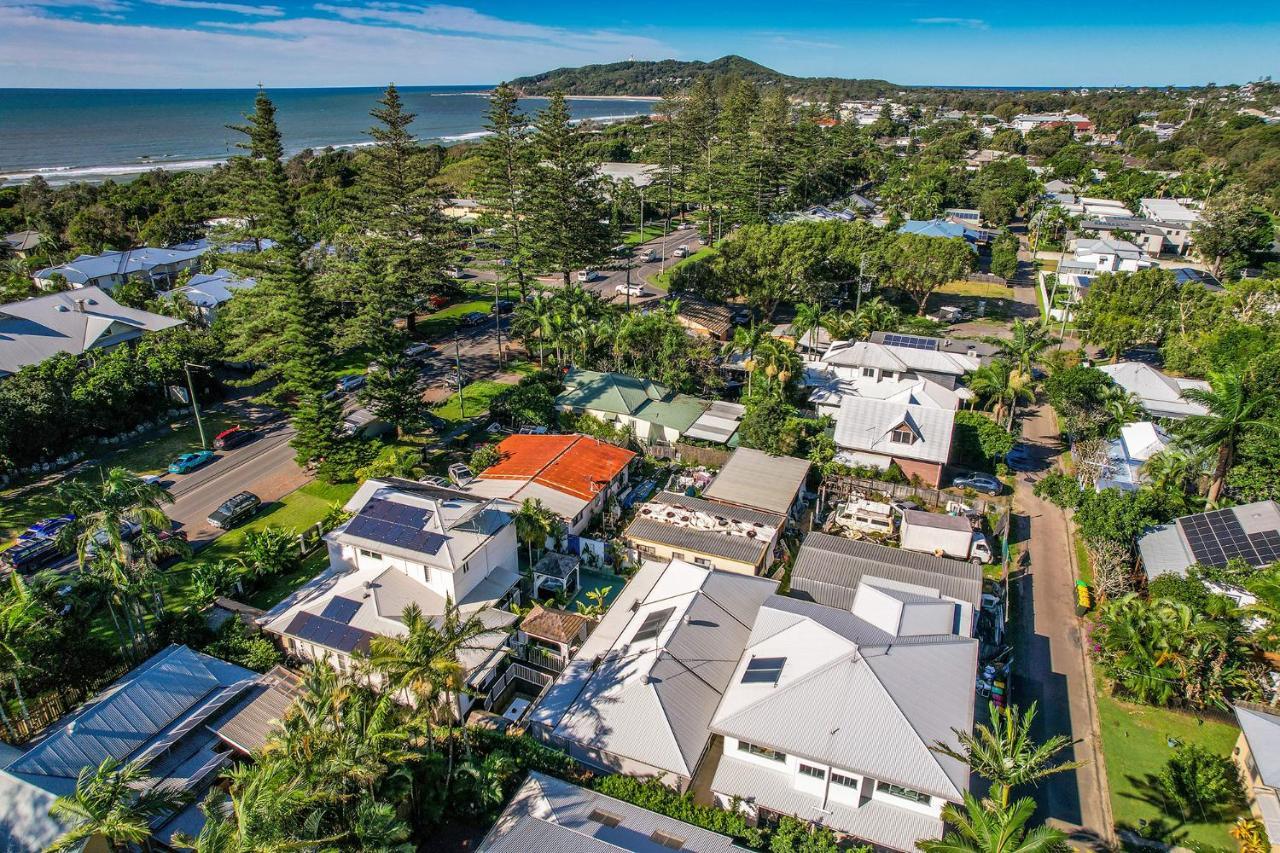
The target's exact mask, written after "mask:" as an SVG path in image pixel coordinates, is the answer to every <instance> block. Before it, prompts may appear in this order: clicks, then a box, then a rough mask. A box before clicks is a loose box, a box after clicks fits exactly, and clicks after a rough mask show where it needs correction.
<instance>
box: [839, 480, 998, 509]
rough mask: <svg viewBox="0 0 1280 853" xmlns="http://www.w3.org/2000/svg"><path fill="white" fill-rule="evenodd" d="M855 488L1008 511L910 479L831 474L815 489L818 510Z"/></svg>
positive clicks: (933, 502)
mask: <svg viewBox="0 0 1280 853" xmlns="http://www.w3.org/2000/svg"><path fill="white" fill-rule="evenodd" d="M855 492H859V493H864V494H865V493H867V492H876V493H879V494H882V495H888V496H889V497H890V498H891V499H894V500H909V499H917V498H918V499H919V501H918V502H921V503H924V504H927V505H929V506H936V507H945V506H946V505H947V503H948V501H957V502H961V503H964V504H967V505H969V506H972V507H973V508H974V509H976V510H977V511H978V512H980V513H982V514H983V515H986V514H987V513H989V512H993V511H995V512H999V513H1002V514H1007V513H1008V510H1007V509H1006V508H1005V506H1004V505H1003V504H1000V503H996V502H995V501H988V500H985V499H983V498H981V497H977V496H975V497H969V496H967V495H955V494H951V493H950V492H944V491H941V490H939V489H930V488H926V487H924V486H913V485H911V484H910V483H885V482H883V481H881V480H866V479H863V478H861V477H841V476H832V477H826V478H825V479H823V481H822V486H821V487H820V488H819V491H818V511H819V512H822V511H823V510H824V509H825V508H826V504H828V503H831V502H836V501H843V500H846V499H847V498H849V497H850V496H852V495H853V494H854V493H855Z"/></svg>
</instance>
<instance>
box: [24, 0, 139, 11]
mask: <svg viewBox="0 0 1280 853" xmlns="http://www.w3.org/2000/svg"><path fill="white" fill-rule="evenodd" d="M6 8H8V9H13V8H25V9H32V10H35V9H94V10H96V11H98V12H123V11H125V10H126V9H128V8H129V4H128V3H124V2H121V0H0V9H6Z"/></svg>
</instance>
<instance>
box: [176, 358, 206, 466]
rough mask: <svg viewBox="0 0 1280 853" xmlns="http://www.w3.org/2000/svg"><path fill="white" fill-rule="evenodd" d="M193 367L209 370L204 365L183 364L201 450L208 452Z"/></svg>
mask: <svg viewBox="0 0 1280 853" xmlns="http://www.w3.org/2000/svg"><path fill="white" fill-rule="evenodd" d="M192 367H198V368H201V369H203V370H208V369H209V368H208V367H205V366H204V365H203V364H191V363H190V362H186V361H184V362H182V372H183V373H185V374H187V392H188V393H189V394H190V395H191V411H192V412H194V413H195V416H196V429H197V430H198V431H199V432H200V448H201V449H202V450H208V449H209V442H208V441H207V440H205V437H204V421H202V420H201V419H200V404H199V403H197V402H196V386H195V384H194V383H193V382H192V381H191V370H190V368H192Z"/></svg>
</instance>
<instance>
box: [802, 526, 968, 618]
mask: <svg viewBox="0 0 1280 853" xmlns="http://www.w3.org/2000/svg"><path fill="white" fill-rule="evenodd" d="M863 580H871V581H872V582H874V583H878V584H880V585H882V586H883V585H894V586H897V587H899V588H902V589H912V588H920V589H928V590H935V591H936V592H937V594H938V595H941V596H943V597H945V598H948V599H950V600H953V601H956V602H958V603H960V604H961V605H963V607H965V608H967V609H968V611H969V612H970V614H971V618H970V619H968V620H965V621H963V624H967V625H968V626H969V628H970V630H972V628H973V626H974V624H975V623H976V620H977V617H978V613H979V611H980V610H981V608H982V567H981V566H977V565H974V564H973V563H970V562H968V561H966V560H953V559H951V558H949V557H936V556H934V555H933V554H921V553H918V552H916V551H905V550H903V549H901V548H890V547H888V546H887V545H878V544H876V543H875V542H869V541H866V540H856V539H846V538H845V537H843V536H832V535H830V534H828V533H820V532H818V531H814V532H812V533H810V534H809V535H808V536H806V537H805V539H804V544H803V545H801V546H800V550H799V552H798V553H797V554H796V561H795V565H794V566H793V567H792V569H791V592H790V595H791V596H792V597H793V598H798V599H800V600H802V601H813V602H816V603H818V604H823V605H826V606H827V607H836V608H839V609H841V610H850V609H852V607H853V599H854V595H855V594H856V593H857V591H858V585H859V584H861V583H862V582H863Z"/></svg>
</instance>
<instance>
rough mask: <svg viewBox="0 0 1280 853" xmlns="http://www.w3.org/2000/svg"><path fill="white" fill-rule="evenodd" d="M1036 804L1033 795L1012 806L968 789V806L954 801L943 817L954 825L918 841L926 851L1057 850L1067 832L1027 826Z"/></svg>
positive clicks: (1020, 852) (1030, 852) (1037, 852)
mask: <svg viewBox="0 0 1280 853" xmlns="http://www.w3.org/2000/svg"><path fill="white" fill-rule="evenodd" d="M1035 810H1036V804H1035V801H1034V800H1032V799H1031V798H1030V797H1026V798H1023V799H1021V800H1018V801H1017V802H1015V803H1014V804H1013V805H1011V806H1007V807H1006V806H998V805H995V804H993V803H988V802H982V801H979V800H978V799H977V798H976V797H974V796H973V795H972V794H970V793H968V792H967V791H966V792H965V795H964V809H963V810H961V809H960V808H957V807H956V806H955V805H954V804H952V803H947V805H946V806H945V807H944V808H943V810H942V818H943V820H945V821H946V823H947V825H949V826H950V827H952V829H951V830H950V831H948V832H947V834H946V835H944V836H943V837H942V838H941V839H929V840H925V841H918V842H916V847H918V848H919V849H920V850H921V851H922V853H1053V852H1054V851H1058V850H1060V849H1061V848H1062V847H1063V846H1064V845H1065V842H1066V838H1067V836H1066V833H1064V832H1062V830H1060V829H1057V828H1055V827H1049V826H1038V827H1036V828H1034V829H1031V830H1028V829H1027V822H1028V821H1029V820H1031V816H1032V815H1033V814H1034V813H1035Z"/></svg>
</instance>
